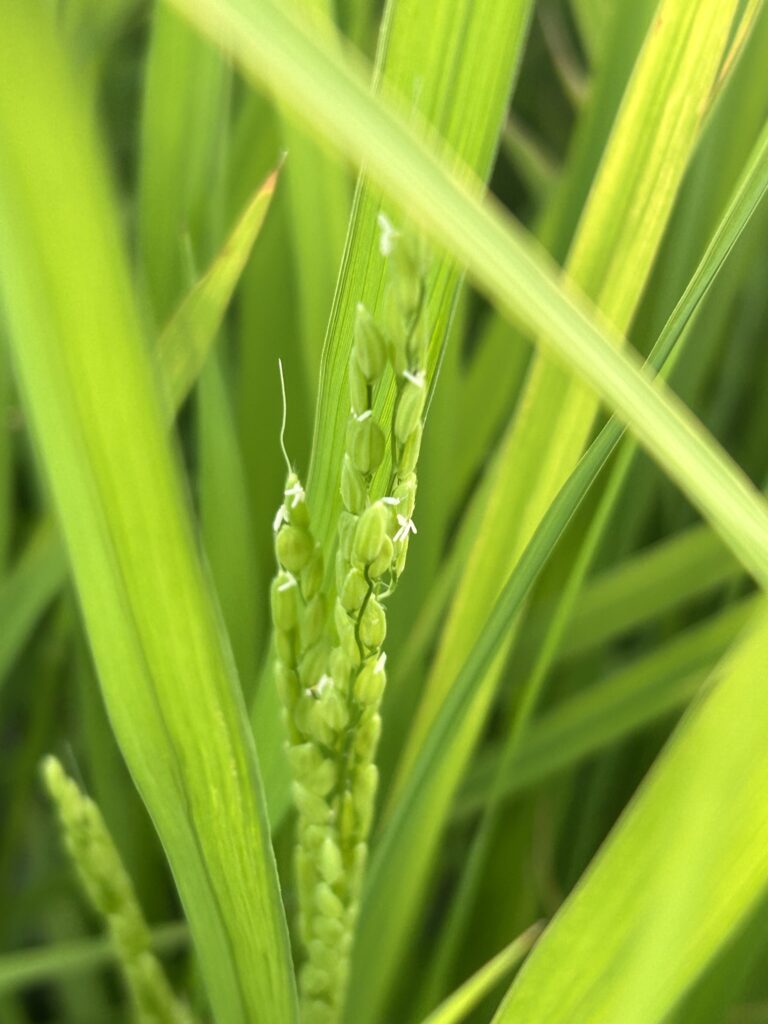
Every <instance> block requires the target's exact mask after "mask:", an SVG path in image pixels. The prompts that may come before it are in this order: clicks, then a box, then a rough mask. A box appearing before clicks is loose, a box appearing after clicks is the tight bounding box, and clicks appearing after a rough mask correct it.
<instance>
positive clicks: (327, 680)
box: [310, 672, 333, 697]
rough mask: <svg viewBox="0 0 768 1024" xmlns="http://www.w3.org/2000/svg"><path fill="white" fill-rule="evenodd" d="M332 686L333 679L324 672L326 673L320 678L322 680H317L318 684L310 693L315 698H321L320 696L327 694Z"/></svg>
mask: <svg viewBox="0 0 768 1024" xmlns="http://www.w3.org/2000/svg"><path fill="white" fill-rule="evenodd" d="M330 686H333V679H332V678H331V676H329V675H327V674H326V673H325V672H324V673H323V674H322V675H321V676H320V678H319V679H318V680H317V682H316V683H315V685H314V686H313V687H312V689H311V690H310V693H312V694H314V696H315V697H319V696H320V694H321V693H325V691H326V690H327V689H328V688H329V687H330Z"/></svg>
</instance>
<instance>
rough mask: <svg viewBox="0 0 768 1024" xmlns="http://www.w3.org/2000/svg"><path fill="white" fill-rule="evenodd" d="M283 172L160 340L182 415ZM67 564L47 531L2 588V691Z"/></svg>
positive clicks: (162, 369)
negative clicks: (183, 405) (182, 408)
mask: <svg viewBox="0 0 768 1024" xmlns="http://www.w3.org/2000/svg"><path fill="white" fill-rule="evenodd" d="M276 181H277V172H276V171H275V172H273V173H272V174H271V175H269V177H268V178H267V180H266V181H265V182H264V184H263V185H262V186H261V187H260V188H259V189H257V190H256V192H255V193H254V195H253V197H252V198H251V199H250V201H249V202H248V203H247V205H246V207H245V209H244V210H243V212H242V215H241V217H240V219H239V220H238V221H237V223H236V224H235V226H234V228H233V229H232V232H231V234H230V235H229V237H228V239H227V241H226V243H225V245H224V246H223V248H222V250H221V251H220V252H219V254H218V255H217V257H216V258H215V259H214V261H213V262H212V264H211V266H210V267H209V269H208V270H207V271H206V273H205V274H204V275H203V276H202V277H201V278H200V280H199V281H197V282H196V284H195V285H194V286H193V287H192V288H191V289H190V291H189V292H188V293H187V294H186V295H185V297H184V298H183V299H182V301H181V303H180V304H179V306H178V307H177V309H176V312H175V313H174V315H173V316H172V317H171V319H170V321H169V322H168V324H167V325H166V327H165V328H164V330H163V332H162V334H161V335H160V338H159V339H158V343H157V349H156V356H157V371H158V374H159V376H160V381H161V384H162V387H163V390H164V392H165V394H166V396H167V401H168V404H169V406H170V407H171V408H172V409H173V410H174V412H178V410H179V408H180V406H181V405H182V403H183V402H184V400H185V399H186V397H187V395H188V394H189V391H190V389H191V387H192V385H193V384H194V382H195V380H196V379H197V377H198V375H199V374H200V371H201V370H202V368H203V365H204V363H205V360H206V358H207V357H208V353H209V351H210V348H211V345H212V344H213V341H214V339H215V337H216V332H217V331H218V329H219V326H220V325H221V322H222V320H223V318H224V314H225V312H226V310H227V307H228V305H229V303H230V300H231V298H232V294H233V292H234V290H235V287H236V285H237V283H238V281H239V280H240V275H241V273H242V271H243V268H244V267H245V264H246V262H247V260H248V256H249V254H250V252H251V249H252V247H253V244H254V242H255V241H256V238H257V237H258V234H259V232H260V231H261V228H262V225H263V223H264V219H265V217H266V215H267V211H268V210H269V207H270V204H271V202H272V197H273V195H274V189H275V184H276ZM66 577H67V565H66V558H65V555H64V552H63V551H62V549H61V544H60V542H59V540H58V538H57V537H56V535H55V533H54V530H53V528H52V527H51V526H50V525H43V526H41V527H40V529H39V530H38V531H37V532H36V534H35V535H34V537H33V538H32V539H31V540H30V542H29V545H28V548H27V550H26V551H25V552H24V554H22V556H21V558H20V560H19V562H18V563H17V565H16V566H14V568H13V570H12V571H11V572H9V574H8V577H7V579H6V580H4V581H3V583H2V585H1V586H0V624H1V625H2V631H1V632H0V686H2V683H3V681H4V680H5V678H6V676H7V674H8V671H9V670H10V668H11V667H12V666H13V664H14V663H15V661H16V658H17V657H18V655H19V652H20V650H21V648H22V647H23V645H24V643H26V641H27V640H28V638H29V636H30V635H31V633H32V630H33V629H34V627H35V625H36V624H37V622H38V621H39V619H40V616H41V615H42V614H43V612H44V611H45V609H46V607H47V606H48V605H49V603H50V601H51V600H52V599H53V597H54V595H55V594H56V593H58V591H59V590H60V589H61V588H62V586H63V585H64V582H65V580H66Z"/></svg>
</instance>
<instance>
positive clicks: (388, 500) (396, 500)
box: [381, 498, 400, 505]
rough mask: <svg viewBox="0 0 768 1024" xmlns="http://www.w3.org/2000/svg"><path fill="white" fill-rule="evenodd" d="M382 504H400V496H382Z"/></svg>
mask: <svg viewBox="0 0 768 1024" xmlns="http://www.w3.org/2000/svg"><path fill="white" fill-rule="evenodd" d="M381 504H382V505H399V504H400V499H399V498H382V499H381Z"/></svg>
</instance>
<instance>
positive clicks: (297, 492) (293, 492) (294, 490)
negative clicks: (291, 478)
mask: <svg viewBox="0 0 768 1024" xmlns="http://www.w3.org/2000/svg"><path fill="white" fill-rule="evenodd" d="M283 493H284V494H285V496H286V498H292V499H293V500H292V501H291V508H296V506H297V505H298V504H300V503H301V502H302V501H304V488H303V487H302V486H301V484H300V483H299V481H298V480H297V481H296V483H295V484H294V485H293V487H289V488H288V490H287V491H284V492H283Z"/></svg>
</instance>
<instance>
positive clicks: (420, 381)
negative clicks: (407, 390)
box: [403, 370, 427, 388]
mask: <svg viewBox="0 0 768 1024" xmlns="http://www.w3.org/2000/svg"><path fill="white" fill-rule="evenodd" d="M403 376H404V377H405V379H406V380H409V381H410V382H411V384H413V385H414V387H417V388H423V387H424V382H425V381H426V379H427V378H426V374H425V373H424V371H423V370H419V371H418V372H417V373H411V371H410V370H403Z"/></svg>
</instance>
